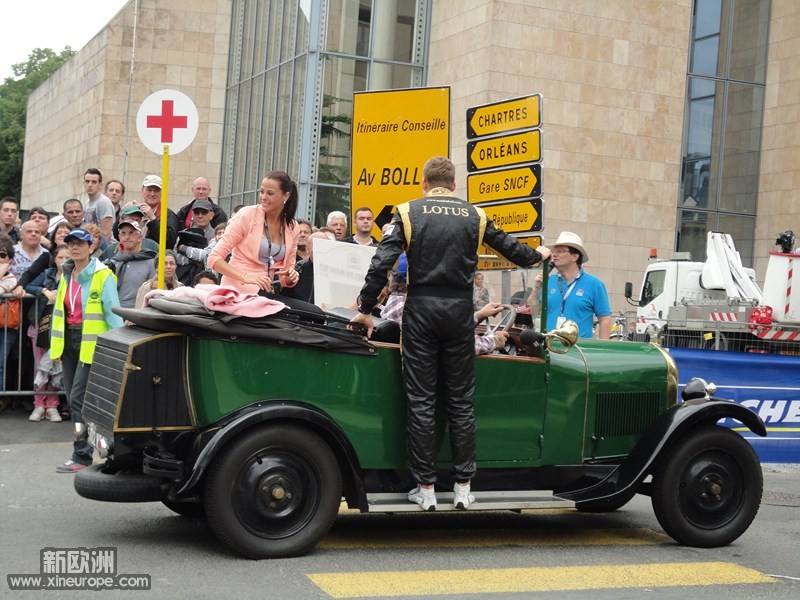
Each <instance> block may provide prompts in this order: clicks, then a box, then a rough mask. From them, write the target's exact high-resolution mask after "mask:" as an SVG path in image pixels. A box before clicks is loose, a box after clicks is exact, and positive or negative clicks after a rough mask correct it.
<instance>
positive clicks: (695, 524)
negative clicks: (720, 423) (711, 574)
mask: <svg viewBox="0 0 800 600" xmlns="http://www.w3.org/2000/svg"><path fill="white" fill-rule="evenodd" d="M762 490H763V475H762V473H761V464H760V463H759V461H758V457H757V456H756V453H755V452H754V451H753V448H752V447H751V446H750V444H748V443H747V441H745V439H744V438H742V436H740V435H739V434H738V433H735V432H733V431H731V430H729V429H725V428H723V427H717V426H711V427H702V428H699V429H696V430H692V431H691V432H689V433H688V434H687V435H686V436H684V437H683V438H682V439H680V440H678V441H677V442H676V443H675V444H673V446H672V448H671V449H670V450H668V454H667V455H666V456H665V457H664V459H663V460H662V461H661V463H660V465H659V467H658V468H657V470H656V472H655V473H654V475H653V497H652V503H653V510H654V511H655V514H656V517H657V518H658V522H659V523H660V524H661V526H662V527H663V528H664V531H666V532H667V533H668V534H669V535H670V536H672V537H673V538H675V540H676V541H678V542H679V543H681V544H684V545H686V546H695V547H698V548H715V547H717V546H725V545H727V544H730V543H731V542H733V541H734V540H735V539H737V538H738V537H739V536H740V535H742V534H743V533H744V532H745V531H746V530H747V528H748V527H749V526H750V523H752V522H753V519H754V518H755V516H756V513H757V512H758V508H759V506H760V504H761V493H762Z"/></svg>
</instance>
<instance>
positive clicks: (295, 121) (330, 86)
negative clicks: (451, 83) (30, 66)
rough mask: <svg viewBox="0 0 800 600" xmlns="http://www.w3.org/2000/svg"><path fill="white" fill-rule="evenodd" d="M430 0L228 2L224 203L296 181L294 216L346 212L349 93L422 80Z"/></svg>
mask: <svg viewBox="0 0 800 600" xmlns="http://www.w3.org/2000/svg"><path fill="white" fill-rule="evenodd" d="M429 14H430V0H391V1H383V0H305V1H300V0H261V1H257V0H234V1H233V10H232V19H231V49H230V56H231V58H230V67H229V77H228V89H227V97H226V103H227V106H226V112H225V134H224V138H223V139H224V140H225V148H224V149H223V164H222V175H221V186H220V200H221V202H222V205H223V206H224V207H226V208H231V207H232V206H235V205H237V204H253V203H255V202H256V200H257V199H256V190H257V188H258V186H259V185H260V183H261V182H260V177H261V176H262V175H263V173H266V172H267V171H269V170H271V169H284V170H286V171H287V172H288V173H289V174H290V176H292V178H293V179H294V180H295V181H297V182H298V184H299V188H300V206H299V208H298V216H302V217H309V218H310V219H311V220H312V221H313V222H314V223H315V224H316V225H322V224H324V221H325V218H326V216H327V214H328V213H329V212H330V211H333V210H342V211H345V212H348V211H349V210H350V133H351V132H350V127H351V123H352V119H353V94H354V93H355V92H359V91H366V90H374V89H399V88H409V87H420V86H422V85H424V83H425V53H424V49H425V48H426V46H427V44H426V39H425V38H426V36H427V16H428V15H429Z"/></svg>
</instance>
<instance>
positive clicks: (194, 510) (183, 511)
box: [161, 500, 206, 519]
mask: <svg viewBox="0 0 800 600" xmlns="http://www.w3.org/2000/svg"><path fill="white" fill-rule="evenodd" d="M161 503H162V504H163V505H164V506H166V507H167V508H168V509H170V510H171V511H172V512H174V513H177V514H179V515H180V516H182V517H190V518H192V519H205V517H206V509H205V506H203V504H202V503H201V502H175V501H173V500H162V501H161Z"/></svg>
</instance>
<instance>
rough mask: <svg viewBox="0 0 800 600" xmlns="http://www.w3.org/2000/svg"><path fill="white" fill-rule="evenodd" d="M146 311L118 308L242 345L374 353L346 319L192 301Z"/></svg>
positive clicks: (146, 320) (138, 320)
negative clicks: (217, 308) (213, 307)
mask: <svg viewBox="0 0 800 600" xmlns="http://www.w3.org/2000/svg"><path fill="white" fill-rule="evenodd" d="M149 302H150V306H149V307H147V308H138V309H137V308H122V307H117V308H114V312H115V313H117V314H118V315H119V316H121V317H122V318H123V319H125V320H127V321H130V322H132V323H134V324H136V325H138V326H139V327H144V328H145V329H152V330H154V331H165V332H176V333H183V334H186V335H190V336H193V337H202V338H213V339H220V340H227V341H232V342H236V341H242V342H265V341H271V342H277V343H279V344H295V345H306V346H312V347H315V348H324V349H328V350H335V351H337V352H345V353H348V354H363V355H370V354H373V355H374V354H375V353H376V350H375V347H374V346H373V345H372V344H370V343H369V342H368V341H367V340H366V338H365V337H364V336H363V335H361V334H359V333H356V332H355V331H352V330H350V329H348V328H347V324H348V320H347V319H344V318H342V317H337V316H336V315H332V314H328V313H323V312H320V313H311V312H304V311H298V310H293V309H290V308H288V307H287V308H284V309H283V310H281V311H280V312H278V313H275V314H274V315H270V316H268V317H260V318H253V317H241V316H237V315H231V314H228V313H223V312H214V311H209V309H207V308H206V307H205V305H203V303H202V302H200V301H199V300H196V299H194V298H169V297H166V296H161V297H156V298H152V299H150V301H149Z"/></svg>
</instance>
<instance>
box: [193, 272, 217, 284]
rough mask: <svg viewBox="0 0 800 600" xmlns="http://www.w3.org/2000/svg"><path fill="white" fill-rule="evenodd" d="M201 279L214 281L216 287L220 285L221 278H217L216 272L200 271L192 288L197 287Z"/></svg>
mask: <svg viewBox="0 0 800 600" xmlns="http://www.w3.org/2000/svg"><path fill="white" fill-rule="evenodd" d="M201 279H212V280H213V281H214V283H215V284H216V285H219V277H218V276H217V274H216V273H214V271H208V270H206V271H200V272H199V273H198V274H197V275H195V276H194V279H193V280H192V287H194V286H196V285H197V282H198V281H200V280H201Z"/></svg>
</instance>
